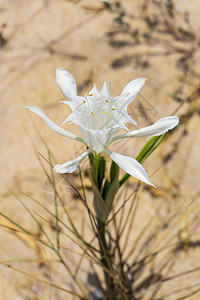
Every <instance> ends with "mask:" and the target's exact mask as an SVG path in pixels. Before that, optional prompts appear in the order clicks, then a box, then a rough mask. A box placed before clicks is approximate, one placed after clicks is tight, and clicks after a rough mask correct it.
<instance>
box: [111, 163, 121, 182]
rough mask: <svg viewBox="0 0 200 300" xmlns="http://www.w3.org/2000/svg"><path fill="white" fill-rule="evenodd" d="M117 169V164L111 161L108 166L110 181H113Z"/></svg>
mask: <svg viewBox="0 0 200 300" xmlns="http://www.w3.org/2000/svg"><path fill="white" fill-rule="evenodd" d="M118 171H119V167H118V165H117V164H116V163H115V162H114V161H112V164H111V167H110V182H112V181H113V179H114V178H115V175H116V173H117V172H118Z"/></svg>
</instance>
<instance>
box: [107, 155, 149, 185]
mask: <svg viewBox="0 0 200 300" xmlns="http://www.w3.org/2000/svg"><path fill="white" fill-rule="evenodd" d="M104 152H105V153H106V154H107V155H109V156H110V158H111V159H112V160H113V161H114V162H115V163H116V164H117V165H118V166H119V167H120V168H121V169H122V170H124V171H125V172H126V173H128V174H130V175H131V176H133V177H135V178H137V179H139V180H141V181H143V182H145V183H147V184H150V185H152V186H154V185H153V183H152V182H151V180H150V178H149V176H148V175H147V173H146V171H145V169H144V168H143V166H142V165H141V164H140V163H139V162H138V161H137V160H136V159H134V158H133V157H130V156H125V155H121V154H118V153H116V152H111V151H109V150H104Z"/></svg>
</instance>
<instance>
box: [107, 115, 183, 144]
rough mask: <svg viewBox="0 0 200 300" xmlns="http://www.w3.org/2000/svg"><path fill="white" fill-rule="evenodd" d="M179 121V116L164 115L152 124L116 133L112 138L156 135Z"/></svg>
mask: <svg viewBox="0 0 200 300" xmlns="http://www.w3.org/2000/svg"><path fill="white" fill-rule="evenodd" d="M178 123H179V118H178V117H176V116H171V117H165V118H162V119H160V120H158V121H156V122H155V123H154V124H153V125H150V126H147V127H144V128H141V129H138V130H134V131H130V132H127V133H125V134H121V135H118V136H116V137H114V138H113V140H112V142H113V141H116V140H119V139H123V138H128V137H150V136H158V135H161V134H163V133H165V132H167V131H168V130H170V129H173V128H174V127H176V126H177V125H178Z"/></svg>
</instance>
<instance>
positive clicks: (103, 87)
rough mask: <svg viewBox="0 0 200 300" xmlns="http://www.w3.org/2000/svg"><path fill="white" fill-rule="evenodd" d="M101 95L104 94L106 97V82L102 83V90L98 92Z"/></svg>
mask: <svg viewBox="0 0 200 300" xmlns="http://www.w3.org/2000/svg"><path fill="white" fill-rule="evenodd" d="M100 93H101V94H106V95H108V89H107V85H106V82H104V84H103V86H102V89H101V91H100Z"/></svg>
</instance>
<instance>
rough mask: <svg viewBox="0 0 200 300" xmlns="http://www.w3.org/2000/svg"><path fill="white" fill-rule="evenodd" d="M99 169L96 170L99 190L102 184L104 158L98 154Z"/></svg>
mask: <svg viewBox="0 0 200 300" xmlns="http://www.w3.org/2000/svg"><path fill="white" fill-rule="evenodd" d="M98 167H99V170H98V175H97V176H98V179H97V182H98V188H99V190H101V186H102V182H103V179H104V176H105V168H106V159H105V157H104V156H100V158H99V166H98Z"/></svg>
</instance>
